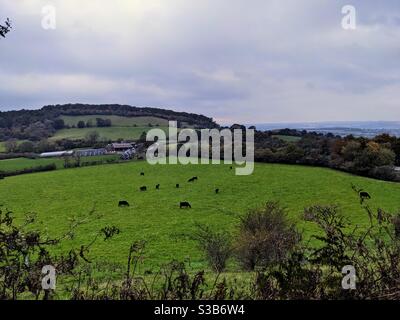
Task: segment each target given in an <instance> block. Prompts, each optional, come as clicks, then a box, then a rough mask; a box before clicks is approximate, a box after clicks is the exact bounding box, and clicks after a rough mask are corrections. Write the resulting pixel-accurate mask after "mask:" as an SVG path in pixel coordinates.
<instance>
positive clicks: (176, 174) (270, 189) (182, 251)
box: [0, 162, 400, 271]
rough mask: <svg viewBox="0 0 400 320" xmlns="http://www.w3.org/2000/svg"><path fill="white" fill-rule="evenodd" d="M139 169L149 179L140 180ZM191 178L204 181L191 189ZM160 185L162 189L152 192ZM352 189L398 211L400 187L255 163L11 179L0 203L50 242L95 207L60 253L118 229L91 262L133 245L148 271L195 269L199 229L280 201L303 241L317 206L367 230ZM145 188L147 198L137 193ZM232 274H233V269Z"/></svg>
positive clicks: (116, 168)
mask: <svg viewBox="0 0 400 320" xmlns="http://www.w3.org/2000/svg"><path fill="white" fill-rule="evenodd" d="M142 170H143V171H144V172H145V176H140V174H139V173H140V172H141V171H142ZM194 175H196V176H198V177H199V181H198V182H196V183H194V184H190V183H187V182H186V181H187V179H188V178H190V177H192V176H194ZM157 183H160V184H161V189H160V190H155V185H156V184H157ZM176 183H180V184H181V188H180V189H176V188H175V184H176ZM351 183H354V184H356V185H358V186H360V187H362V188H363V189H365V190H368V192H370V193H371V195H372V197H373V200H372V201H371V202H370V205H371V207H373V208H376V207H378V206H379V207H382V208H383V209H386V210H389V211H396V210H397V209H398V208H400V196H399V195H400V184H395V183H388V182H383V181H377V180H372V179H366V178H362V177H356V176H352V175H349V174H345V173H341V172H336V171H333V170H330V169H323V168H312V167H301V166H288V165H276V164H256V167H255V171H254V174H253V175H251V176H235V174H234V171H233V170H230V169H229V166H226V165H225V166H223V165H197V166H193V165H188V166H182V165H164V166H150V165H148V164H147V163H146V162H129V163H123V164H115V165H106V166H96V167H86V168H77V169H67V170H59V171H53V172H45V173H38V174H28V175H23V176H16V177H9V178H6V179H4V180H1V181H0V199H1V200H0V202H1V203H2V204H3V205H4V206H5V207H7V208H9V209H11V210H12V211H13V212H14V214H15V216H16V217H18V219H19V221H22V217H23V214H24V213H27V212H36V213H37V214H38V219H39V221H40V224H38V227H40V228H42V229H46V230H48V232H49V234H50V235H51V236H57V235H60V234H62V233H63V232H65V231H66V230H67V229H68V225H69V219H70V218H71V217H72V216H78V217H79V216H80V217H82V216H84V215H86V214H87V213H88V212H90V210H91V209H92V208H93V207H95V208H96V212H97V213H98V214H101V218H100V219H98V220H94V221H91V222H89V223H87V224H85V225H83V226H80V227H79V229H78V230H77V237H76V238H75V239H74V240H69V241H67V242H64V243H63V244H62V248H59V249H60V250H61V249H62V250H63V251H65V250H68V249H69V248H70V247H71V246H74V247H78V246H80V245H81V244H87V243H89V242H90V241H91V240H92V239H93V237H94V236H95V235H96V233H97V232H98V231H99V230H100V229H101V228H103V227H104V226H111V225H116V226H117V227H119V228H120V229H121V231H122V232H121V233H120V234H119V235H117V236H115V238H114V239H112V240H111V241H109V242H105V241H102V240H101V241H98V242H97V243H96V244H95V246H94V247H93V248H92V250H91V251H90V254H89V257H90V258H91V259H93V260H95V261H109V262H115V263H121V264H122V263H125V261H126V256H127V252H128V248H129V246H130V244H131V243H132V241H134V240H146V241H147V250H146V253H145V257H146V260H145V267H146V268H148V269H152V268H156V267H158V266H159V265H160V264H162V263H165V262H168V261H170V260H172V259H179V260H184V259H189V258H190V264H191V266H192V267H193V268H194V269H198V268H203V267H206V263H205V260H204V258H203V256H202V254H201V252H200V251H199V249H198V247H197V245H196V243H195V242H194V241H192V240H190V239H189V238H188V237H187V234H190V233H191V232H192V231H193V230H194V224H195V223H196V222H200V223H205V224H208V225H211V227H212V228H215V229H220V230H234V227H235V225H236V224H237V222H238V219H239V217H240V216H241V215H242V214H243V213H245V212H246V211H247V210H248V209H251V208H254V207H258V206H261V205H263V203H265V201H267V200H279V201H280V202H281V204H282V205H284V206H286V207H287V208H288V211H289V213H290V217H291V218H292V219H293V220H294V221H296V222H298V227H299V229H300V230H303V229H304V230H305V235H306V239H307V237H309V236H310V235H311V234H312V233H314V232H315V230H316V229H315V226H314V225H313V224H311V223H309V222H303V221H301V219H300V217H301V215H302V212H303V209H304V207H306V206H310V205H313V204H338V205H339V206H340V207H341V208H342V209H343V210H344V211H345V212H346V213H347V215H348V216H347V218H348V219H349V221H351V222H352V224H353V225H356V224H357V225H360V226H366V225H367V224H368V217H367V215H366V213H365V212H364V211H363V210H361V208H360V205H359V202H358V199H357V195H356V194H355V193H354V192H353V191H352V190H351V188H350V184H351ZM143 185H146V186H148V188H149V191H147V192H140V191H139V187H140V186H143ZM217 187H218V188H219V189H220V190H221V191H220V192H221V193H220V194H218V195H216V194H215V193H214V189H215V188H217ZM119 200H127V201H129V203H130V204H131V206H130V207H129V208H118V207H117V204H118V201H119ZM180 201H189V202H190V203H191V204H192V207H193V208H192V209H189V210H184V209H182V210H181V209H179V202H180ZM313 241H315V240H313ZM229 268H230V270H231V271H236V267H235V266H234V265H232V264H230V267H229Z"/></svg>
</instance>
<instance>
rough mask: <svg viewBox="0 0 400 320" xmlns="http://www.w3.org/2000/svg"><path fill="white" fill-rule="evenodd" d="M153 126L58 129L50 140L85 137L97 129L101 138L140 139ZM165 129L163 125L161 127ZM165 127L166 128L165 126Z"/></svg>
mask: <svg viewBox="0 0 400 320" xmlns="http://www.w3.org/2000/svg"><path fill="white" fill-rule="evenodd" d="M150 129H152V128H150V127H102V128H82V129H78V128H72V129H62V130H58V131H57V132H56V133H55V134H54V135H53V136H52V137H51V138H50V140H61V139H71V140H77V139H85V137H86V135H87V134H88V133H89V132H92V131H97V132H98V133H99V135H100V138H103V139H105V140H118V139H124V140H137V139H139V137H140V135H141V134H142V132H147V131H148V130H150ZM160 129H163V127H160ZM164 129H165V128H164Z"/></svg>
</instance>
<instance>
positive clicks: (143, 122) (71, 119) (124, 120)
mask: <svg viewBox="0 0 400 320" xmlns="http://www.w3.org/2000/svg"><path fill="white" fill-rule="evenodd" d="M96 118H102V119H110V120H111V124H112V126H115V127H133V126H135V125H136V126H138V127H145V126H148V125H149V124H151V125H154V126H155V125H159V126H168V120H166V119H162V118H157V117H121V116H113V115H86V116H83V115H82V116H60V119H63V120H64V123H65V124H66V125H69V126H73V125H75V126H76V125H78V122H79V121H84V122H85V123H86V122H88V121H92V122H93V125H96Z"/></svg>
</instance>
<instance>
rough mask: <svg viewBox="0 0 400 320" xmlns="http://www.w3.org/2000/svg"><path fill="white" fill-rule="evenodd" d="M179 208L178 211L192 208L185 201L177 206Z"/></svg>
mask: <svg viewBox="0 0 400 320" xmlns="http://www.w3.org/2000/svg"><path fill="white" fill-rule="evenodd" d="M179 208H180V209H183V208H186V209H187V208H192V206H191V205H190V203H189V202H187V201H184V202H181V203H180V204H179Z"/></svg>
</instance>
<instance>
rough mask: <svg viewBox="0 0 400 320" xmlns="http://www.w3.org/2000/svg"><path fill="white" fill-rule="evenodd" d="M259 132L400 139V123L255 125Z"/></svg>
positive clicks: (355, 122) (336, 122)
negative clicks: (381, 136)
mask: <svg viewBox="0 0 400 320" xmlns="http://www.w3.org/2000/svg"><path fill="white" fill-rule="evenodd" d="M255 126H256V127H257V129H258V130H276V129H282V128H288V129H296V130H306V131H315V132H318V133H332V134H334V135H339V136H347V135H353V136H355V137H368V138H372V137H375V136H377V135H380V134H383V133H387V134H390V135H392V136H397V137H400V121H330V122H298V123H290V122H289V123H261V124H257V125H255Z"/></svg>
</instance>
